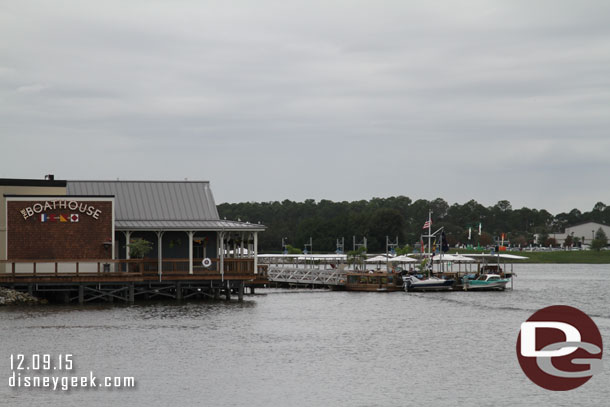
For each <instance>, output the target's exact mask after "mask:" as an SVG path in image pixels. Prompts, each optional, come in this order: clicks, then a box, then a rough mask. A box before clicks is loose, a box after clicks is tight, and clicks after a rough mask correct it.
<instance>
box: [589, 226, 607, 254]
mask: <svg viewBox="0 0 610 407" xmlns="http://www.w3.org/2000/svg"><path fill="white" fill-rule="evenodd" d="M606 246H608V236H606V233H605V232H604V230H603V229H602V228H601V227H600V228H599V229H597V232H595V239H593V241H592V242H591V249H593V250H597V251H600V250H601V249H603V248H604V247H606Z"/></svg>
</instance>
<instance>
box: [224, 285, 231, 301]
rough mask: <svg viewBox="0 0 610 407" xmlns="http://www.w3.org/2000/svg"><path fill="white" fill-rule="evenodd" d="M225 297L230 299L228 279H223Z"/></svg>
mask: <svg viewBox="0 0 610 407" xmlns="http://www.w3.org/2000/svg"><path fill="white" fill-rule="evenodd" d="M225 299H226V300H227V301H230V300H231V285H230V284H229V282H228V281H225Z"/></svg>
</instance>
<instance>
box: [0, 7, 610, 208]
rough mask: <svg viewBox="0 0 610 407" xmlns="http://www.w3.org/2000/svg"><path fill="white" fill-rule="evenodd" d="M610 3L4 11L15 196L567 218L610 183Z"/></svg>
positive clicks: (2, 103)
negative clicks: (426, 206) (61, 181)
mask: <svg viewBox="0 0 610 407" xmlns="http://www.w3.org/2000/svg"><path fill="white" fill-rule="evenodd" d="M608 16H610V3H607V2H605V1H584V2H577V3H576V2H568V1H565V2H562V1H545V2H533V3H532V2H525V1H521V2H519V1H498V2H491V3H490V2H487V1H463V2H445V3H440V2H403V1H385V2H372V1H359V2H354V1H345V2H330V3H329V2H322V1H319V2H315V1H313V2H312V1H308V2H299V1H296V2H274V1H259V2H245V1H244V2H229V3H227V2H220V1H216V2H215V1H210V2H205V3H201V2H198V1H179V2H171V3H170V2H161V1H159V2H150V1H146V2H144V1H142V2H129V3H125V2H118V1H106V2H103V3H99V2H90V1H63V2H53V3H48V2H42V1H40V2H18V1H9V2H5V3H4V4H3V6H2V7H1V8H0V36H2V38H5V39H10V40H9V41H4V42H3V43H2V44H1V45H0V55H2V56H1V57H0V137H1V138H2V151H1V152H0V160H1V161H0V170H1V173H2V174H1V176H4V177H40V176H42V174H44V173H48V172H55V173H56V174H57V176H58V177H61V178H69V179H76V178H93V179H106V178H108V179H115V178H117V177H120V178H123V179H127V178H131V179H138V178H143V179H150V178H160V179H182V178H185V177H189V178H191V179H209V180H211V181H212V185H213V187H214V191H215V193H216V197H217V200H218V201H219V202H222V201H244V200H276V199H285V198H289V199H294V200H301V199H306V198H315V199H321V198H328V199H335V200H351V199H368V198H370V197H372V196H390V195H398V194H402V195H407V196H410V197H412V198H414V199H417V198H428V199H430V198H436V197H439V196H440V197H443V198H445V199H447V200H448V201H450V202H455V201H458V202H464V201H467V200H469V199H473V198H474V199H476V200H478V201H480V202H482V203H483V204H486V205H491V204H494V203H495V202H496V201H498V200H500V199H509V200H510V201H511V202H512V203H513V207H520V206H528V207H538V208H546V209H549V210H551V211H552V212H560V211H569V210H570V209H572V208H574V207H577V208H580V209H581V210H589V209H590V208H591V207H592V206H593V205H594V204H595V202H597V201H600V200H601V201H604V202H606V203H610V192H609V191H608V189H607V188H604V187H603V186H604V185H605V184H606V183H607V181H606V176H605V174H608V173H610V162H609V161H608V160H607V153H608V151H610V138H608V136H607V131H608V130H607V129H608V128H610V126H609V125H610V114H609V111H608V110H609V108H608V106H610V75H609V73H610V72H609V70H610V69H609V68H610V55H609V54H608V51H607V50H608V49H609V46H610V24H609V23H610V21H609V19H610V18H609V17H608Z"/></svg>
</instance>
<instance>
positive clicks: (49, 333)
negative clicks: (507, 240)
mask: <svg viewBox="0 0 610 407" xmlns="http://www.w3.org/2000/svg"><path fill="white" fill-rule="evenodd" d="M516 271H517V273H518V277H517V278H516V280H515V290H514V291H506V292H500V293H496V292H492V293H485V292H467V293H464V292H447V293H402V292H398V293H348V292H331V291H320V290H298V291H292V290H261V291H258V292H263V293H265V294H266V295H257V296H254V297H247V300H246V301H245V302H244V303H237V302H231V303H225V302H191V303H183V304H178V303H147V304H143V303H139V304H137V305H134V306H117V305H115V306H105V305H95V306H86V307H80V306H45V307H28V308H3V309H1V310H0V321H1V323H2V327H3V329H2V334H1V336H0V340H1V341H2V347H3V352H2V359H1V360H0V375H3V376H5V377H6V378H8V376H9V375H10V373H11V372H10V370H9V367H8V357H9V355H10V354H11V353H13V354H15V353H25V354H32V353H52V354H59V353H72V354H74V355H75V366H76V369H77V371H78V373H79V374H81V373H82V374H86V373H88V372H89V371H90V370H93V371H94V372H96V374H99V375H130V376H135V377H136V380H137V388H136V389H135V390H87V391H85V390H72V391H71V392H69V393H60V392H51V391H48V390H47V391H45V390H25V389H19V390H11V389H9V388H8V386H7V385H6V383H7V380H5V379H3V380H2V383H3V384H2V386H0V400H1V401H0V404H2V403H4V402H7V403H8V404H7V405H16V404H24V405H42V404H44V405H46V406H55V405H58V406H59V405H61V406H82V405H88V406H107V405H110V404H116V405H134V406H140V405H146V406H167V405H176V406H180V405H184V406H191V405H201V404H202V405H211V406H269V405H290V406H322V405H323V406H327V405H328V406H396V405H410V404H413V405H447V406H449V405H456V404H459V405H466V406H470V405H472V406H476V405H496V406H514V405H523V406H526V405H533V404H537V405H540V406H558V405H559V406H561V405H565V406H580V405H583V406H585V405H592V406H593V405H596V406H599V405H604V404H606V403H607V400H608V399H609V397H610V390H609V386H608V377H609V376H608V372H607V371H606V372H604V373H603V374H601V375H599V377H594V378H593V379H592V380H590V381H589V382H588V383H587V384H585V385H584V386H583V387H581V388H579V389H577V390H574V391H571V392H567V393H561V394H558V393H552V392H548V391H543V390H542V389H540V388H538V387H537V386H535V385H534V384H532V383H530V382H529V380H528V379H527V378H526V377H525V376H524V374H523V373H522V372H521V370H520V368H519V365H518V363H517V359H516V355H515V344H516V337H517V334H518V330H519V326H520V323H521V322H523V321H525V320H526V319H527V318H528V317H529V315H531V314H532V313H533V312H534V311H536V310H537V309H539V308H542V307H545V306H548V305H553V304H566V305H571V306H575V307H577V308H580V309H582V310H583V311H584V312H586V313H588V314H589V315H591V316H592V317H593V319H594V320H595V322H596V323H597V324H598V326H599V328H600V330H601V331H602V337H604V338H605V339H606V341H605V345H604V347H605V351H606V353H605V354H606V355H607V354H608V353H607V352H608V343H609V341H610V307H609V306H608V299H607V296H608V293H610V269H609V267H608V266H607V265H603V266H588V265H522V266H519V267H517V269H516Z"/></svg>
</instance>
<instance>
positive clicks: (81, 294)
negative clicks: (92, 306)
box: [78, 284, 85, 305]
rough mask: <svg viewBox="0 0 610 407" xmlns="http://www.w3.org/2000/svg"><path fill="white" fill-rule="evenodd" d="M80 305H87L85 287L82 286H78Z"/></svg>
mask: <svg viewBox="0 0 610 407" xmlns="http://www.w3.org/2000/svg"><path fill="white" fill-rule="evenodd" d="M78 303H79V304H80V305H83V304H84V303H85V287H84V286H83V285H82V284H79V285H78Z"/></svg>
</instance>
